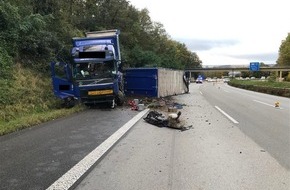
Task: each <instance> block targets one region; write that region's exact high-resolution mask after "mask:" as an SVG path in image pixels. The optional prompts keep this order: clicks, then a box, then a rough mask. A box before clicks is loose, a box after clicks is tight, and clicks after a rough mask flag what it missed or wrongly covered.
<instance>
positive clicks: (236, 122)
mask: <svg viewBox="0 0 290 190" xmlns="http://www.w3.org/2000/svg"><path fill="white" fill-rule="evenodd" d="M215 108H216V109H217V110H219V111H220V112H221V113H222V114H224V115H225V116H226V117H227V118H228V119H229V120H231V121H232V122H233V123H235V124H238V123H239V122H238V121H237V120H235V119H234V118H232V117H231V116H230V115H229V114H227V113H226V112H224V111H223V110H222V109H220V108H219V107H218V106H215Z"/></svg>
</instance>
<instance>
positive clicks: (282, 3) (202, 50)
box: [128, 0, 290, 66]
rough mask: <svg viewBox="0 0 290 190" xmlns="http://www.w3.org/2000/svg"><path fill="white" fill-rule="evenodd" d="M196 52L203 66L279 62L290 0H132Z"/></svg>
mask: <svg viewBox="0 0 290 190" xmlns="http://www.w3.org/2000/svg"><path fill="white" fill-rule="evenodd" d="M128 1H129V2H130V3H131V5H133V6H134V7H135V8H137V9H139V10H141V9H143V8H147V9H148V11H149V16H150V18H151V20H152V21H154V22H159V23H162V24H163V26H164V29H165V30H166V32H167V34H168V35H169V36H170V37H171V38H172V39H173V40H175V41H179V42H181V43H184V44H185V45H186V46H187V48H188V49H189V50H190V51H192V52H196V53H197V55H198V56H199V58H200V60H201V61H202V65H203V66H214V65H249V64H250V62H263V63H265V64H276V60H277V58H278V53H279V47H280V45H281V42H282V40H285V39H286V37H287V35H288V33H290V11H289V7H290V1H289V0H128Z"/></svg>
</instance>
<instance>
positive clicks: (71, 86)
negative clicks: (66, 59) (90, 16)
mask: <svg viewBox="0 0 290 190" xmlns="http://www.w3.org/2000/svg"><path fill="white" fill-rule="evenodd" d="M119 34H120V31H119V30H105V31H96V32H88V33H86V37H82V38H73V39H72V43H73V47H72V49H71V62H70V63H69V64H66V63H59V62H52V63H51V71H52V83H53V91H54V94H55V96H57V97H59V98H61V99H63V100H64V103H65V106H66V107H71V106H73V105H74V103H75V101H76V100H79V101H81V102H82V103H84V104H86V105H92V104H99V103H110V104H111V106H112V107H115V105H116V104H118V105H122V104H123V102H124V85H123V83H124V82H123V76H122V73H121V54H120V46H119ZM59 71H63V72H62V73H63V74H62V75H61V76H60V75H59V74H58V72H59Z"/></svg>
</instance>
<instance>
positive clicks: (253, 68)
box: [250, 62, 260, 71]
mask: <svg viewBox="0 0 290 190" xmlns="http://www.w3.org/2000/svg"><path fill="white" fill-rule="evenodd" d="M259 70H260V63H259V62H251V63H250V71H259Z"/></svg>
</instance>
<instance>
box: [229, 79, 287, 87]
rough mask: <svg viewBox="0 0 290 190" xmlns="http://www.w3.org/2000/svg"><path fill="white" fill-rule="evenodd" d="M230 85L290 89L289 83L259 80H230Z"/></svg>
mask: <svg viewBox="0 0 290 190" xmlns="http://www.w3.org/2000/svg"><path fill="white" fill-rule="evenodd" d="M231 82H232V83H235V84H243V85H254V86H265V87H273V88H290V82H272V81H271V82H270V81H261V80H232V81H231Z"/></svg>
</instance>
